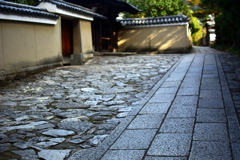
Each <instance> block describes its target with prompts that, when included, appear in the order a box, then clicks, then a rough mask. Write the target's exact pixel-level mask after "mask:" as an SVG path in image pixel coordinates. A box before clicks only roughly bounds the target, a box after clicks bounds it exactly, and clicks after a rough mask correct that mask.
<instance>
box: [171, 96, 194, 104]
mask: <svg viewBox="0 0 240 160" xmlns="http://www.w3.org/2000/svg"><path fill="white" fill-rule="evenodd" d="M197 102H198V96H177V97H176V98H175V100H174V102H173V104H178V105H185V106H194V105H196V104H197Z"/></svg>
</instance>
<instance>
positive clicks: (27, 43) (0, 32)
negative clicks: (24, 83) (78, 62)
mask: <svg viewBox="0 0 240 160" xmlns="http://www.w3.org/2000/svg"><path fill="white" fill-rule="evenodd" d="M59 21H60V20H58V22H57V24H56V25H49V24H39V23H28V22H20V21H7V20H1V21H0V70H1V73H2V75H3V73H4V74H12V73H18V72H21V70H24V69H25V68H28V67H36V66H41V65H47V64H53V63H60V62H61V61H62V51H61V35H60V33H61V32H60V27H61V26H60V24H61V23H59ZM1 73H0V74H1Z"/></svg>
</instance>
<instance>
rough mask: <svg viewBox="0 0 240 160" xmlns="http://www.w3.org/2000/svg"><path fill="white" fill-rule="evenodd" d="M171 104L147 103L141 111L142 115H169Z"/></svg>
mask: <svg viewBox="0 0 240 160" xmlns="http://www.w3.org/2000/svg"><path fill="white" fill-rule="evenodd" d="M170 105H171V103H170V102H168V103H147V104H146V105H145V106H144V107H143V108H142V110H141V111H140V114H151V113H153V114H161V113H167V111H168V108H169V107H170Z"/></svg>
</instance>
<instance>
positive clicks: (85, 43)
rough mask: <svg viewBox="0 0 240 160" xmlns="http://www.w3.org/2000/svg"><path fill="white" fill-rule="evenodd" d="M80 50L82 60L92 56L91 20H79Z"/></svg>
mask: <svg viewBox="0 0 240 160" xmlns="http://www.w3.org/2000/svg"><path fill="white" fill-rule="evenodd" d="M79 29H80V36H81V52H82V53H83V60H84V61H85V60H86V59H88V58H92V57H93V42H92V28H91V21H86V20H80V28H79Z"/></svg>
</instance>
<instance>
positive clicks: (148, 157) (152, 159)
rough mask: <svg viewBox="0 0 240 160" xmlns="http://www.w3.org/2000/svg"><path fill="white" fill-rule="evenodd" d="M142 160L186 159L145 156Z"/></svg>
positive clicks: (182, 158)
mask: <svg viewBox="0 0 240 160" xmlns="http://www.w3.org/2000/svg"><path fill="white" fill-rule="evenodd" d="M144 160H187V157H155V156H147V157H146V158H144Z"/></svg>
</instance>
